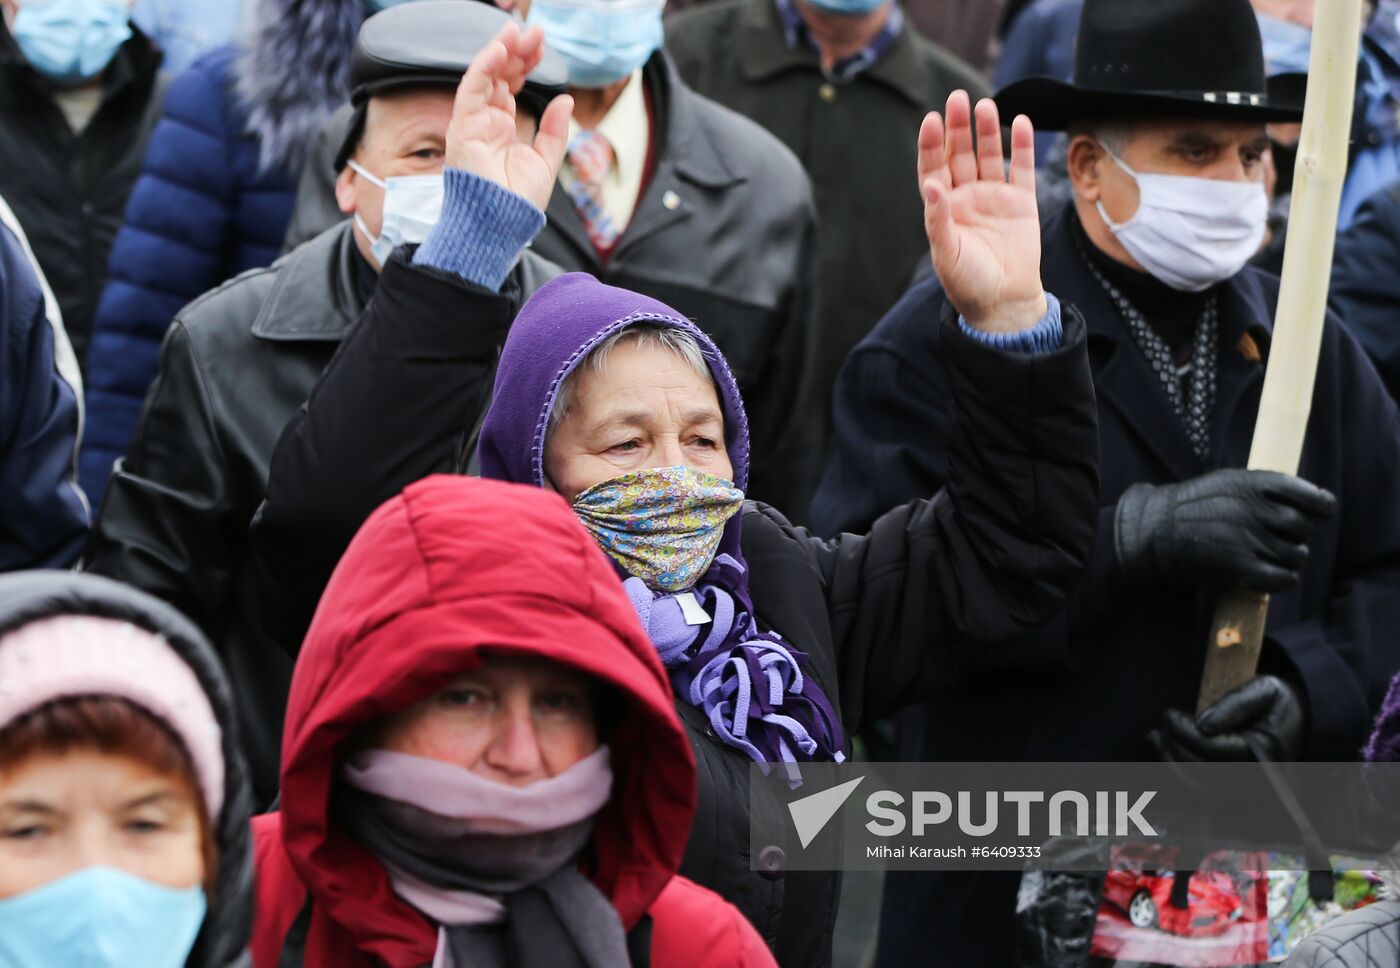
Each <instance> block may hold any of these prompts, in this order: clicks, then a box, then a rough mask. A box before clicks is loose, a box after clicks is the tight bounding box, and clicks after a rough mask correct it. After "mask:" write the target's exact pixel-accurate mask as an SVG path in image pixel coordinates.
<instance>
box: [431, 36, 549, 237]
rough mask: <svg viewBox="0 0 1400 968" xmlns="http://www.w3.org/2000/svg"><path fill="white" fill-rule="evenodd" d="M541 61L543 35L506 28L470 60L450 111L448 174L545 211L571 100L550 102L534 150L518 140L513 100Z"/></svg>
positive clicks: (531, 146)
mask: <svg viewBox="0 0 1400 968" xmlns="http://www.w3.org/2000/svg"><path fill="white" fill-rule="evenodd" d="M543 56H544V32H543V31H541V30H540V29H539V28H538V27H530V28H527V29H526V30H525V31H523V32H522V31H521V29H520V27H519V26H518V25H516V24H515V23H509V24H506V25H505V26H504V27H502V28H501V32H500V33H498V34H497V35H496V39H495V40H493V41H491V43H489V44H487V45H486V47H485V48H483V49H482V51H481V53H479V54H478V55H477V56H476V57H475V58H474V59H473V60H472V65H471V67H470V68H468V69H467V73H466V74H464V75H463V76H462V83H461V84H459V85H458V86H457V98H456V102H455V103H454V105H453V107H452V123H451V124H450V125H448V128H447V157H446V164H447V166H448V167H449V168H458V169H461V170H463V171H469V172H471V173H472V174H473V175H478V176H480V177H482V178H486V179H488V180H490V181H493V182H495V183H496V184H498V185H500V186H501V187H502V188H505V189H508V190H509V191H512V192H515V194H517V195H520V196H523V197H524V198H525V199H526V200H527V201H529V202H530V203H531V204H532V205H534V206H535V207H536V208H538V209H540V210H541V211H543V210H544V209H545V208H546V207H547V206H548V205H549V196H550V195H551V194H552V193H553V191H554V182H555V179H556V178H558V177H559V167H560V166H561V165H562V164H563V163H564V152H565V149H566V148H567V147H568V141H569V116H570V115H571V114H572V113H573V110H574V100H573V98H571V97H569V96H568V95H567V94H563V95H560V96H559V97H556V98H555V99H554V100H553V101H551V102H550V104H549V107H547V108H546V109H545V112H544V116H543V117H542V118H541V119H540V126H539V131H538V132H537V133H536V135H535V140H534V143H533V144H522V143H520V142H519V141H517V140H516V129H515V95H516V94H518V93H520V89H521V88H522V87H524V85H525V78H526V77H527V76H529V74H530V72H531V71H532V70H534V69H535V68H536V67H537V66H538V65H539V63H540V58H542V57H543Z"/></svg>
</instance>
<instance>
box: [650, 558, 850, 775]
mask: <svg viewBox="0 0 1400 968" xmlns="http://www.w3.org/2000/svg"><path fill="white" fill-rule="evenodd" d="M623 588H625V589H626V591H627V596H628V598H630V599H631V600H632V606H633V607H634V608H635V609H636V610H637V616H638V617H639V618H640V619H641V620H642V625H643V626H644V627H645V628H646V630H647V633H648V634H649V635H650V636H651V640H652V642H653V644H655V645H656V648H657V651H658V652H659V653H660V655H661V661H662V663H663V664H665V666H666V668H667V669H668V670H670V672H671V683H672V686H673V687H674V688H675V691H676V695H677V696H679V697H681V698H682V699H684V700H686V701H688V702H689V703H690V704H691V705H693V706H695V707H697V708H698V709H701V710H703V711H704V713H705V717H706V719H708V720H709V722H710V729H711V730H713V732H714V736H715V738H716V739H718V740H720V741H721V742H722V743H724V744H726V745H728V746H733V747H735V748H736V749H739V750H742V751H743V752H744V753H746V754H747V755H748V756H749V758H750V759H752V760H753V761H754V762H756V763H760V764H764V766H765V772H766V770H767V767H768V765H769V764H780V768H782V769H783V770H785V772H786V774H787V778H788V782H789V783H790V784H791V785H792V786H793V787H794V788H795V787H798V786H800V785H801V782H802V780H801V776H800V775H799V773H798V771H797V769H796V764H797V763H802V762H812V761H822V760H825V761H834V762H837V763H840V762H842V761H843V760H844V759H845V754H843V753H842V752H841V750H842V747H843V746H844V745H845V740H844V737H843V735H842V731H841V725H840V723H839V722H838V721H837V719H836V714H835V712H834V711H833V710H832V708H831V703H830V702H829V701H828V700H827V698H826V696H825V694H824V693H823V692H822V689H821V687H820V686H819V685H818V684H817V682H816V680H815V679H813V678H812V676H811V669H810V663H809V661H808V659H807V655H806V653H804V652H799V651H797V650H796V649H794V648H792V646H790V645H788V644H787V643H786V642H784V641H783V637H782V636H781V635H778V634H777V633H776V632H763V631H760V630H759V628H758V623H757V621H756V620H755V618H754V608H753V602H752V600H751V599H750V597H749V589H748V581H747V580H746V576H745V574H744V568H743V566H742V565H741V564H740V563H739V562H738V561H736V560H735V559H734V558H733V557H731V556H730V555H720V556H719V557H718V558H716V559H715V560H714V563H713V564H712V565H711V566H710V569H709V570H708V571H707V572H706V573H705V576H704V577H703V578H702V579H701V580H700V583H699V585H698V586H696V588H695V589H694V591H693V592H682V593H679V594H668V593H664V592H654V591H652V590H651V589H650V588H648V587H647V585H646V583H645V582H643V581H642V580H641V579H639V578H628V579H627V580H626V581H624V582H623Z"/></svg>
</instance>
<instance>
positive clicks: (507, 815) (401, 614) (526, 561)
mask: <svg viewBox="0 0 1400 968" xmlns="http://www.w3.org/2000/svg"><path fill="white" fill-rule="evenodd" d="M503 521H508V522H510V542H509V545H508V546H507V545H505V544H503V542H502V541H501V538H500V535H501V533H502V532H501V529H500V524H501V522H503ZM281 803H282V808H281V811H280V812H278V813H273V814H269V815H266V816H263V817H259V818H257V819H256V820H255V821H254V824H253V830H254V842H255V857H256V864H257V914H256V917H255V923H254V938H253V946H252V947H253V959H254V964H255V966H256V968H280V966H285V965H288V964H298V965H306V966H317V968H320V966H335V968H357V966H366V968H368V966H373V965H386V966H389V968H423V966H428V965H433V966H434V968H438V966H446V965H450V966H453V968H478V966H497V965H499V966H517V965H518V966H522V968H526V966H550V968H566V966H579V968H583V966H588V968H614V966H617V965H625V964H629V963H630V964H631V965H633V966H638V965H652V966H670V965H687V966H691V965H694V966H705V968H709V966H715V968H718V966H745V968H748V966H767V965H772V964H773V959H772V956H771V955H770V954H769V952H768V949H767V948H766V947H765V946H764V944H763V942H762V940H761V939H760V938H759V936H758V934H757V932H755V930H754V929H753V927H752V926H751V925H749V923H748V922H747V921H745V920H744V918H743V917H742V916H741V915H740V914H739V912H738V911H737V910H736V909H735V908H734V907H732V906H731V905H730V904H729V903H728V902H726V901H724V900H722V899H721V898H720V897H719V896H718V895H716V894H714V893H712V892H710V891H708V890H706V889H704V888H701V887H699V886H697V885H695V884H693V883H691V882H690V881H687V880H686V879H684V878H682V877H679V876H678V875H677V874H676V870H677V868H678V867H679V866H680V862H681V856H682V854H683V853H684V849H685V843H686V838H687V835H688V833H689V830H690V824H691V818H692V815H693V813H694V809H695V759H694V756H693V755H692V753H691V750H690V747H689V744H688V743H687V741H686V738H685V733H684V732H683V731H682V729H681V726H680V723H679V721H678V720H677V717H676V712H675V706H674V702H673V700H672V698H671V694H670V686H669V684H668V682H667V678H666V674H665V672H664V670H663V669H662V666H661V663H660V661H659V660H658V659H657V656H656V649H655V647H654V646H652V644H651V642H650V640H649V639H648V638H647V636H646V633H644V632H643V631H642V628H641V626H640V625H639V623H638V620H637V617H636V613H635V611H634V610H633V608H632V606H631V604H630V603H629V601H628V599H627V595H626V593H625V592H624V591H623V589H622V587H621V586H620V585H619V583H618V581H617V578H616V576H615V573H614V571H613V568H612V566H611V565H610V564H609V563H608V561H607V559H606V558H605V557H604V556H603V554H602V552H600V551H599V550H598V547H597V544H596V543H595V542H594V541H593V540H592V538H590V537H589V535H588V533H587V532H586V531H585V530H584V529H583V527H582V526H581V525H580V524H579V522H578V520H577V518H576V516H575V515H574V514H573V513H572V512H571V511H570V509H569V507H568V505H567V504H565V503H564V502H563V500H561V499H560V498H559V497H557V496H556V495H552V494H549V493H546V492H544V491H541V490H539V489H537V488H529V487H523V486H516V485H509V484H500V483H494V482H488V481H476V480H471V479H464V478H459V477H434V478H429V479H427V480H425V481H423V482H420V483H419V484H416V485H414V486H413V487H410V488H409V489H407V490H406V491H404V493H403V494H402V495H401V496H400V497H397V498H395V499H394V500H392V501H390V502H389V503H388V504H386V505H384V506H383V507H382V508H380V509H379V510H378V511H377V512H376V513H375V514H374V516H373V517H371V518H370V519H369V521H368V522H366V524H365V525H364V527H363V528H362V529H361V530H360V532H359V534H358V536H357V537H356V538H355V540H354V542H353V543H352V544H351V545H350V548H349V550H348V551H347V552H346V554H345V557H344V558H343V559H342V561H341V563H340V566H339V568H338V569H337V570H336V573H335V576H334V577H333V578H332V580H331V583H330V585H329V587H328V588H327V590H326V593H325V596H324V597H323V598H322V601H321V605H320V608H319V609H318V611H317V615H316V619H315V621H314V623H313V624H312V627H311V631H310V633H309V634H308V637H307V639H306V642H305V645H304V646H303V648H302V651H301V655H300V657H299V659H298V661H297V666H296V672H295V675H294V677H293V680H292V690H291V697H290V701H289V704H288V708H287V720H286V734H285V738H284V742H283V750H282V798H281Z"/></svg>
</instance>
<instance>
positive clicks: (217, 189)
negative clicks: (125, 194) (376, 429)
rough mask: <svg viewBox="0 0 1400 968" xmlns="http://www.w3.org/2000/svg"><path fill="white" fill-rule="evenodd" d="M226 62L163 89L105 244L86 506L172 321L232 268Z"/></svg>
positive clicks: (126, 432) (91, 383)
mask: <svg viewBox="0 0 1400 968" xmlns="http://www.w3.org/2000/svg"><path fill="white" fill-rule="evenodd" d="M233 56H234V55H233V51H232V49H231V48H222V49H220V50H217V51H214V52H212V53H210V54H208V55H206V56H205V57H203V58H201V59H200V60H198V61H197V62H196V63H195V64H194V66H193V67H191V68H190V69H189V70H188V71H186V72H185V73H184V74H182V75H181V76H180V77H178V78H177V79H176V80H175V82H174V83H173V84H172V85H171V86H170V90H169V93H168V94H167V96H166V102H165V113H164V115H163V116H162V118H161V120H160V122H159V123H158V124H157V125H156V129H155V132H154V133H153V134H152V136H151V142H150V147H149V149H148V151H147V155H146V164H145V168H144V169H143V171H142V173H141V176H140V178H139V179H138V180H137V182H136V185H135V187H134V188H133V189H132V192H131V197H130V199H129V200H128V202H127V208H126V217H125V221H124V222H123V225H122V228H121V230H120V231H119V232H118V233H117V237H116V241H115V243H114V244H113V246H112V255H111V259H110V261H109V264H108V277H107V284H106V288H105V289H104V290H103V293H102V299H101V302H100V303H99V304H98V309H97V315H96V317H95V319H94V322H93V335H92V343H91V346H90V349H89V352H88V361H87V362H88V369H87V395H88V396H87V399H88V421H87V428H86V431H85V437H84V441H83V455H82V466H81V476H82V483H83V486H84V488H85V489H86V490H87V492H88V493H89V494H90V495H91V496H92V499H93V502H94V503H97V502H98V500H99V499H100V496H101V493H102V491H103V489H104V488H105V486H106V483H107V477H108V475H109V474H110V473H111V470H112V463H113V461H115V460H116V459H117V458H118V457H120V456H122V455H123V454H124V453H126V449H127V445H128V444H129V443H130V441H131V435H132V432H133V430H134V429H135V427H136V420H137V418H138V417H139V415H140V412H141V404H142V401H143V400H144V399H145V397H146V391H147V390H148V389H149V388H150V385H151V383H152V381H153V380H154V379H155V376H156V368H157V363H158V360H159V357H160V345H161V340H162V339H163V338H164V336H165V331H166V330H167V329H168V328H169V327H170V322H171V320H173V319H174V318H175V314H176V313H177V312H178V311H179V310H180V309H181V308H182V307H183V306H184V305H185V304H186V303H188V302H190V301H191V300H193V299H194V298H195V297H196V296H198V295H200V294H201V293H203V292H205V291H207V290H209V289H211V288H213V287H214V286H216V285H218V284H219V283H220V282H223V281H224V279H225V278H227V277H228V276H229V275H231V274H232V271H233V268H234V267H233V266H232V264H231V262H232V256H231V253H232V251H233V249H234V245H233V239H232V238H231V237H232V235H233V234H234V229H235V226H234V221H235V209H236V206H237V184H236V179H235V175H234V171H233V168H232V164H231V161H230V146H229V145H228V143H227V141H226V137H227V136H226V131H227V119H226V118H225V116H224V115H225V113H226V111H227V109H228V105H227V103H226V102H227V99H228V95H227V92H228V90H229V84H230V74H229V72H230V69H231V65H232V62H233Z"/></svg>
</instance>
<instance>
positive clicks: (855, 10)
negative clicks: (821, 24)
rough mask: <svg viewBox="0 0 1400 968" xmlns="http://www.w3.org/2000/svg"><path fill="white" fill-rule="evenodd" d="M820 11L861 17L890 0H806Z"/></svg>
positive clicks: (842, 15) (840, 15) (841, 15)
mask: <svg viewBox="0 0 1400 968" xmlns="http://www.w3.org/2000/svg"><path fill="white" fill-rule="evenodd" d="M807 2H808V3H810V4H811V5H812V6H814V7H816V8H817V9H818V10H820V11H822V13H834V14H836V15H837V16H838V17H861V16H864V15H865V14H867V13H874V12H875V11H876V10H879V9H880V8H881V7H883V6H884V5H885V4H887V3H889V2H890V0H807Z"/></svg>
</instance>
